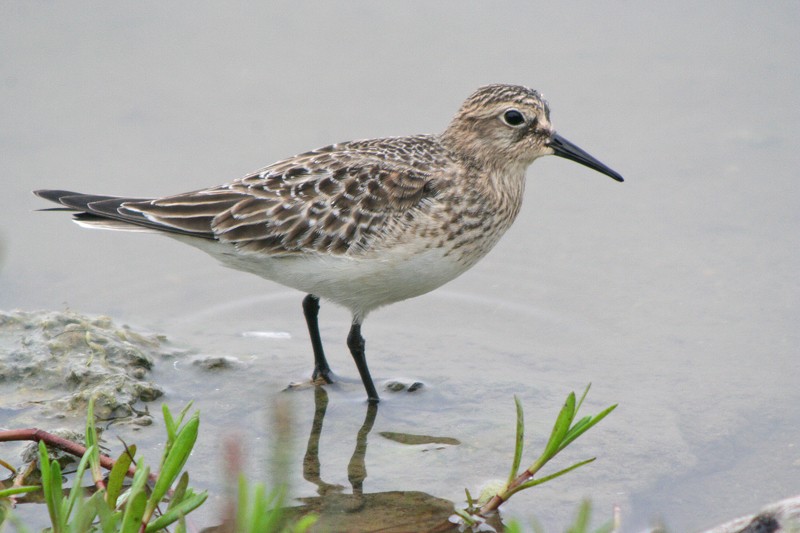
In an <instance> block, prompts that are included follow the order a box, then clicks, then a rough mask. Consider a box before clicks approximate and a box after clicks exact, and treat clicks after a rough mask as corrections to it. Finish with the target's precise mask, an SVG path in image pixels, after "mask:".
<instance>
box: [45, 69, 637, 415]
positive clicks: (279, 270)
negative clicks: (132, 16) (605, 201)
mask: <svg viewBox="0 0 800 533" xmlns="http://www.w3.org/2000/svg"><path fill="white" fill-rule="evenodd" d="M545 155H557V156H559V157H563V158H566V159H570V160H572V161H576V162H578V163H580V164H582V165H585V166H587V167H589V168H592V169H594V170H596V171H599V172H601V173H603V174H606V175H608V176H610V177H611V178H613V179H615V180H617V181H623V179H622V176H620V175H619V174H618V173H617V172H615V171H613V170H611V169H610V168H609V167H607V166H606V165H604V164H603V163H601V162H600V161H598V160H597V159H595V158H594V157H592V156H591V155H589V154H588V153H586V152H584V151H583V150H582V149H580V148H578V147H577V146H575V145H574V144H572V143H571V142H569V141H567V140H566V139H564V138H563V137H561V136H560V135H558V134H556V133H555V131H554V129H553V126H552V125H551V123H550V109H549V107H548V104H547V102H546V101H545V100H544V99H543V98H542V96H541V95H540V94H539V93H538V92H537V91H535V90H532V89H529V88H527V87H522V86H518V85H501V84H496V85H487V86H485V87H481V88H480V89H478V90H477V91H476V92H475V93H473V94H472V95H471V96H470V97H469V98H467V100H466V101H465V102H464V103H463V105H462V106H461V109H460V110H459V111H458V113H457V114H456V115H455V117H454V118H453V120H452V122H451V123H450V125H449V126H448V127H447V129H446V130H445V131H444V133H442V134H440V135H414V136H409V137H392V138H386V139H370V140H361V141H352V142H345V143H339V144H333V145H330V146H326V147H324V148H319V149H317V150H313V151H310V152H306V153H303V154H299V155H296V156H294V157H291V158H289V159H285V160H283V161H278V162H277V163H273V164H271V165H269V166H267V167H264V168H262V169H261V170H259V171H257V172H255V173H253V174H250V175H248V176H245V177H243V178H241V179H238V180H235V181H232V182H230V183H227V184H225V185H220V186H217V187H211V188H207V189H200V190H196V191H192V192H188V193H183V194H178V195H175V196H167V197H163V198H148V199H142V198H124V197H115V196H101V195H94V194H81V193H75V192H70V191H63V190H38V191H35V194H37V195H38V196H41V197H42V198H46V199H48V200H52V201H54V202H57V203H60V204H62V205H63V206H65V207H66V208H68V209H70V210H74V211H78V212H79V213H77V214H76V215H75V219H76V221H78V222H79V223H81V224H82V225H89V226H94V227H102V228H107V229H127V230H133V229H137V228H138V229H142V228H147V229H150V230H157V231H161V232H167V233H169V234H170V235H172V236H174V237H176V238H178V239H180V240H183V241H185V242H187V243H190V244H193V245H195V246H197V247H198V248H201V249H203V250H205V251H206V252H208V253H210V254H212V255H213V256H215V257H216V258H218V259H219V260H220V261H221V262H222V263H223V264H225V265H226V266H229V267H232V268H236V269H239V270H244V271H247V272H251V273H253V274H257V275H259V276H261V277H264V278H266V279H269V280H273V281H276V282H278V283H281V284H283V285H286V286H289V287H293V288H295V289H298V290H301V291H303V292H305V293H306V294H307V295H306V297H305V299H304V300H303V312H304V314H305V319H306V323H307V325H308V331H309V334H310V336H311V346H312V348H313V351H314V372H313V374H312V379H314V380H324V381H326V382H329V383H330V382H331V380H332V375H331V370H330V367H329V366H328V362H327V360H326V358H325V352H324V351H323V348H322V341H321V339H320V334H319V326H318V322H317V315H318V312H319V299H320V298H324V299H327V300H330V301H332V302H334V303H337V304H339V305H342V306H344V307H346V308H348V309H349V310H350V311H351V312H352V315H353V321H352V326H351V328H350V333H349V335H348V336H347V346H348V347H349V349H350V353H351V354H352V356H353V359H354V361H355V363H356V367H357V368H358V371H359V373H360V375H361V380H362V381H363V383H364V387H365V388H366V391H367V397H368V400H369V401H370V402H378V401H379V397H378V392H377V391H376V389H375V385H374V384H373V382H372V377H371V376H370V373H369V369H368V367H367V361H366V358H365V353H364V345H365V343H364V338H363V337H362V335H361V324H362V322H363V321H364V319H365V318H366V316H367V315H368V314H369V312H370V311H372V310H373V309H377V308H379V307H381V306H384V305H387V304H390V303H393V302H398V301H400V300H405V299H407V298H412V297H414V296H419V295H421V294H424V293H426V292H429V291H432V290H433V289H436V288H437V287H439V286H441V285H443V284H445V283H447V282H448V281H450V280H452V279H454V278H455V277H457V276H458V275H460V274H462V273H463V272H464V271H466V270H467V269H469V268H470V267H471V266H472V265H474V264H475V263H476V262H477V261H478V260H479V259H480V258H482V257H483V256H484V255H486V253H487V252H488V251H489V250H491V249H492V247H493V246H494V245H495V244H496V243H497V241H498V240H499V239H500V237H501V236H502V235H503V233H505V231H506V230H507V229H508V228H509V226H511V224H512V223H513V222H514V219H515V218H516V216H517V213H519V210H520V206H521V205H522V195H523V190H524V188H525V170H526V169H527V167H528V166H529V165H530V164H531V163H532V162H533V161H534V160H535V159H537V158H538V157H541V156H545Z"/></svg>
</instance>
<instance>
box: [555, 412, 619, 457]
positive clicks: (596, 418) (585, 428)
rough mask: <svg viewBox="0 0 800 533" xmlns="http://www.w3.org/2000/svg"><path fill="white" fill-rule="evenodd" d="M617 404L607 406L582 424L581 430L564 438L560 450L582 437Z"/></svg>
mask: <svg viewBox="0 0 800 533" xmlns="http://www.w3.org/2000/svg"><path fill="white" fill-rule="evenodd" d="M617 405H618V404H616V403H615V404H614V405H612V406H610V407H606V408H605V409H603V410H602V411H600V412H599V413H598V414H597V415H595V416H594V417H592V418H591V420H590V421H589V422H587V423H586V424H585V425H584V426H582V427H581V428H580V430H579V431H573V432H570V434H569V435H567V436H566V437H565V438H564V440H563V442H562V443H561V446H560V447H559V448H558V451H561V450H563V449H564V448H566V447H567V446H569V445H570V444H571V443H572V441H574V440H575V439H577V438H578V437H580V436H581V435H583V434H584V433H586V432H587V431H589V430H590V429H591V428H593V427H594V426H596V425H597V424H598V423H599V422H600V421H601V420H602V419H604V418H605V417H606V416H608V414H609V413H610V412H611V411H613V410H614V409H616V408H617Z"/></svg>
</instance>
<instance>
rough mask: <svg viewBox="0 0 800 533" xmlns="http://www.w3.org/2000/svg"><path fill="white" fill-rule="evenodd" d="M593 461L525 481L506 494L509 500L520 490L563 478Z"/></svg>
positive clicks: (576, 464)
mask: <svg viewBox="0 0 800 533" xmlns="http://www.w3.org/2000/svg"><path fill="white" fill-rule="evenodd" d="M595 459H596V457H592V458H591V459H586V460H585V461H581V462H579V463H575V464H574V465H572V466H570V467H569V468H565V469H564V470H559V471H558V472H556V473H555V474H550V475H549V476H544V477H541V478H539V479H532V480H530V481H526V482H525V483H523V484H521V485H519V486H518V487H516V488H514V489H512V490H510V491H508V492H507V493H506V494H507V495H508V497H509V498H510V497H511V496H512V495H513V494H516V493H517V492H519V491H521V490H525V489H529V488H531V487H535V486H536V485H541V484H542V483H546V482H548V481H550V480H552V479H555V478H557V477H561V476H563V475H564V474H566V473H568V472H572V471H573V470H575V469H576V468H580V467H581V466H583V465H585V464H589V463H591V462H592V461H594V460H595ZM506 499H508V498H506Z"/></svg>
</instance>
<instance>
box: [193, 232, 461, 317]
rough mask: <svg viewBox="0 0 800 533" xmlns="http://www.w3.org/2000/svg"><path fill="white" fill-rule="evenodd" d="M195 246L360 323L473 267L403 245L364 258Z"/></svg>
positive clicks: (213, 244)
mask: <svg viewBox="0 0 800 533" xmlns="http://www.w3.org/2000/svg"><path fill="white" fill-rule="evenodd" d="M191 244H194V245H195V246H198V247H200V248H202V249H203V250H205V251H206V252H208V253H210V254H211V255H213V256H214V257H216V258H217V259H219V260H220V262H222V263H223V264H224V265H225V266H227V267H230V268H234V269H236V270H242V271H245V272H250V273H252V274H255V275H257V276H260V277H263V278H266V279H269V280H272V281H275V282H277V283H280V284H281V285H286V286H287V287H292V288H294V289H297V290H300V291H303V292H306V293H308V294H314V295H316V296H319V297H321V298H324V299H327V300H331V301H333V302H334V303H337V304H339V305H342V306H344V307H346V308H348V309H350V310H351V311H352V312H353V315H354V316H355V318H356V319H358V320H362V319H363V318H364V317H365V316H366V315H367V313H369V312H370V311H372V310H373V309H376V308H378V307H382V306H384V305H387V304H390V303H393V302H398V301H400V300H405V299H407V298H413V297H414V296H419V295H421V294H425V293H426V292H430V291H432V290H434V289H436V288H437V287H440V286H442V285H444V284H445V283H447V282H448V281H450V280H452V279H454V278H456V277H457V276H458V275H460V274H461V273H463V272H464V271H465V270H467V269H468V268H469V267H470V266H472V265H471V263H469V264H468V263H465V262H463V261H460V260H459V259H458V258H457V257H456V256H455V255H452V254H449V255H448V254H447V253H446V252H447V250H446V249H445V248H438V247H437V248H429V249H423V250H409V249H403V248H402V247H401V248H397V249H393V250H383V251H382V252H381V253H376V254H371V255H367V256H360V257H353V256H347V255H316V254H314V255H312V254H303V255H300V254H298V255H292V256H268V255H261V254H243V253H242V252H240V251H238V250H236V249H235V248H234V247H233V246H231V245H226V244H223V243H219V242H216V241H205V242H197V241H196V240H195V241H194V242H192V243H191Z"/></svg>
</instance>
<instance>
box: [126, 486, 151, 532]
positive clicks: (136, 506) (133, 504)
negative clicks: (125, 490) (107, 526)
mask: <svg viewBox="0 0 800 533" xmlns="http://www.w3.org/2000/svg"><path fill="white" fill-rule="evenodd" d="M146 505H147V494H145V492H144V490H143V489H142V488H139V490H137V491H134V492H131V495H130V496H129V497H128V501H127V503H126V504H125V514H124V515H123V517H122V527H121V528H120V531H121V533H137V532H138V531H139V528H140V527H141V525H142V518H143V517H144V508H145V506H146Z"/></svg>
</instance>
